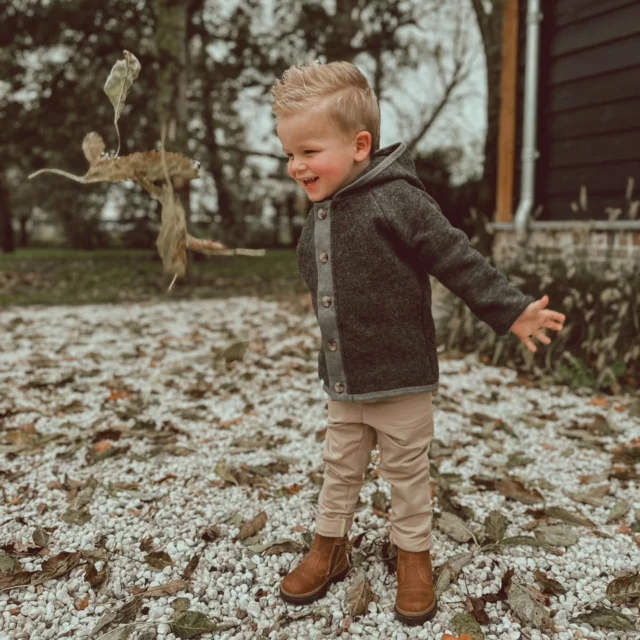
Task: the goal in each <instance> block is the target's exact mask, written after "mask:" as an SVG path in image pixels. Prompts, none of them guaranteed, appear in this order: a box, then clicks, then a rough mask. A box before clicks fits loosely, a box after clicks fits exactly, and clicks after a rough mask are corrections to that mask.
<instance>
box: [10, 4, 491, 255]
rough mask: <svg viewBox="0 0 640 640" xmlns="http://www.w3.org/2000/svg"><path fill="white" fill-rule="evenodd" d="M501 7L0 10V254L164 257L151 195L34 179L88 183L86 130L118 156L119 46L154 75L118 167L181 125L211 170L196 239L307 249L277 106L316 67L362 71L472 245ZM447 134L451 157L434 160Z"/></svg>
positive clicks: (193, 219)
mask: <svg viewBox="0 0 640 640" xmlns="http://www.w3.org/2000/svg"><path fill="white" fill-rule="evenodd" d="M502 1H503V0H494V1H493V3H491V2H484V3H482V2H481V1H480V0H447V1H446V2H445V1H444V0H426V1H425V0H404V1H400V2H399V1H398V0H336V1H335V2H332V3H322V2H317V1H307V0H282V1H278V2H273V3H272V2H266V1H265V0H248V1H246V0H245V1H244V2H241V3H240V2H235V1H234V0H229V1H223V0H153V1H151V2H136V1H135V0H106V1H105V2H101V3H98V4H96V3H94V2H91V1H89V0H51V1H50V2H48V3H45V2H41V1H40V0H7V2H5V3H4V5H3V11H2V12H1V13H0V78H2V80H0V150H1V154H0V237H1V239H2V243H1V244H2V248H3V249H4V250H5V251H11V250H12V249H14V248H15V247H26V246H30V245H33V243H34V241H36V236H35V233H34V232H35V231H36V230H38V229H41V228H47V229H50V230H51V229H53V230H54V232H55V233H54V234H53V236H52V240H53V239H54V238H55V239H56V240H57V241H60V242H62V243H64V245H65V246H67V247H71V248H82V249H94V248H101V247H107V246H110V245H113V243H114V242H117V243H120V244H122V245H124V246H127V247H130V248H146V247H152V246H153V243H154V240H155V237H156V230H157V224H158V217H159V212H158V210H157V207H156V206H155V204H154V203H152V202H151V201H150V200H149V198H148V197H147V196H146V194H144V193H143V192H142V191H141V190H138V189H135V188H133V187H132V186H127V185H126V184H125V185H113V186H109V185H102V184H101V185H90V186H87V185H80V184H76V183H74V182H72V181H70V180H66V179H64V178H62V177H59V176H54V175H44V176H41V177H38V179H36V180H33V181H28V180H27V176H28V175H29V174H30V173H32V172H33V171H36V170H38V169H40V168H43V167H56V168H60V169H64V170H66V171H69V172H72V173H75V174H77V175H83V174H84V173H85V172H86V161H85V159H84V156H83V154H82V152H81V142H82V139H83V137H84V135H85V134H86V133H88V132H90V131H98V132H99V133H101V135H103V137H104V138H105V141H106V143H107V148H108V149H109V150H111V151H115V149H116V147H117V140H116V136H115V129H114V127H113V108H112V106H111V104H110V103H109V101H108V100H107V99H106V97H105V95H104V93H103V91H102V87H103V85H104V82H105V80H106V77H107V75H108V73H109V71H110V69H111V67H112V66H113V64H114V63H115V62H116V61H117V60H118V59H120V58H121V57H122V51H123V50H124V49H127V50H129V51H131V52H133V53H134V54H135V55H136V56H137V58H138V59H139V60H140V62H141V64H142V72H141V74H140V77H139V78H138V80H137V81H136V83H135V85H134V88H133V90H132V91H131V92H130V94H129V96H128V98H127V106H126V108H125V111H124V113H123V115H122V117H121V118H120V121H119V126H120V131H121V136H122V146H121V150H120V154H121V155H125V154H127V153H132V152H134V151H143V150H150V149H153V148H158V144H159V140H160V126H159V122H160V121H161V120H162V119H165V118H167V117H168V118H169V120H170V121H172V123H173V128H172V131H173V132H174V135H173V136H172V138H171V139H170V140H169V141H168V143H167V148H168V149H170V150H174V151H182V152H183V153H186V154H188V155H189V156H190V157H193V158H195V159H197V160H199V161H200V162H201V163H202V169H201V176H202V177H201V179H200V180H198V181H196V182H197V184H196V183H194V184H193V185H192V186H191V189H192V192H191V193H190V192H188V191H187V192H185V193H184V198H183V200H184V201H185V202H186V203H188V205H189V206H188V211H187V214H188V215H189V217H190V225H191V226H192V228H194V230H195V231H196V232H197V231H201V232H203V233H206V235H207V236H208V237H212V236H216V237H219V238H221V239H223V240H225V241H226V242H229V243H232V244H245V245H249V246H250V245H260V246H276V245H278V244H279V243H280V244H281V243H282V242H285V243H290V244H294V243H295V242H296V241H297V232H298V229H299V224H300V222H301V219H302V216H304V214H305V211H306V208H307V203H306V201H305V200H306V198H305V197H304V195H303V194H300V193H299V192H298V191H297V190H296V186H295V185H294V184H292V183H290V181H289V179H288V178H287V176H286V165H285V162H284V156H283V154H282V153H281V152H280V149H279V146H278V145H277V140H276V139H275V135H274V131H273V123H272V121H271V120H270V118H271V116H270V111H269V106H268V105H269V101H270V88H271V86H272V84H273V82H274V80H275V79H276V78H277V77H279V76H280V74H281V73H282V72H283V71H284V70H285V69H286V68H287V67H289V66H290V65H291V64H295V63H300V62H306V61H310V60H316V59H318V60H322V61H333V60H350V61H353V62H354V63H356V64H358V66H360V67H361V68H362V69H363V70H364V71H365V73H367V75H368V77H369V78H370V80H371V82H372V85H373V86H374V88H375V90H376V93H377V95H378V96H379V98H380V101H381V107H382V111H383V118H384V114H387V115H388V114H393V119H394V120H395V122H396V123H397V128H398V130H399V131H401V132H402V138H403V139H404V141H405V142H406V143H407V144H408V145H409V146H410V148H411V149H412V150H413V152H414V155H415V158H416V163H417V166H418V168H419V171H420V176H421V178H422V179H423V181H424V182H425V184H426V186H427V188H428V189H429V190H430V191H431V192H432V193H433V195H434V197H436V199H437V200H438V201H439V202H440V203H441V205H442V207H443V210H444V211H445V212H446V214H447V215H448V216H449V218H450V220H451V221H452V223H453V224H456V225H457V226H461V227H463V228H465V226H467V225H468V230H469V231H471V224H472V223H471V221H470V220H469V219H467V218H468V215H469V211H470V209H471V207H476V208H479V209H480V210H482V211H486V212H490V211H492V209H493V202H492V194H493V192H494V185H495V164H496V149H495V142H496V140H497V135H496V131H497V129H496V127H497V109H498V88H499V72H500V69H499V56H500V33H501V31H500V30H501V15H502ZM484 69H486V70H487V74H486V91H483V93H485V94H486V115H485V113H484V112H483V113H482V114H479V117H478V121H479V122H480V125H479V127H478V128H479V129H480V135H482V123H483V122H484V120H485V119H486V120H487V122H486V123H485V125H486V130H487V136H486V142H485V140H484V136H483V137H482V140H480V145H479V148H477V149H475V150H473V149H471V148H470V145H469V143H468V141H466V142H465V140H463V139H462V138H461V137H460V135H459V131H458V130H457V128H456V126H455V125H456V122H460V118H461V117H462V116H461V115H460V114H461V113H462V112H463V110H464V108H465V101H467V100H468V98H469V95H470V93H471V92H473V91H476V92H477V89H475V88H474V83H473V82H471V81H470V78H471V77H472V76H473V77H475V78H476V80H477V77H478V73H479V74H480V76H481V77H482V78H484V75H483V70H484ZM483 82H484V80H483ZM476 85H477V83H476ZM466 126H467V128H468V123H467V125H466ZM438 127H439V130H438ZM447 127H448V128H449V129H447ZM384 129H385V122H384V121H383V135H384ZM436 132H438V136H437V139H438V140H440V141H442V142H441V143H440V144H437V145H434V143H433V140H434V139H435V138H436V136H435V133H436ZM443 133H444V135H443ZM483 144H484V149H483V148H482V146H483ZM483 151H484V156H485V157H486V161H485V162H484V163H483V162H482V160H481V158H482V156H483ZM474 154H475V155H474ZM474 158H475V165H474ZM469 165H471V166H472V169H469V168H468V167H469ZM465 167H466V169H465ZM473 167H475V169H473ZM105 203H107V206H106V209H105ZM269 217H270V224H265V220H269ZM107 219H108V220H107ZM282 229H285V231H286V233H284V234H282V233H280V232H281V231H282ZM41 241H42V240H40V242H41Z"/></svg>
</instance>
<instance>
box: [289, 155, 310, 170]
mask: <svg viewBox="0 0 640 640" xmlns="http://www.w3.org/2000/svg"><path fill="white" fill-rule="evenodd" d="M306 168H307V165H306V164H305V162H304V160H296V159H295V158H294V160H293V162H292V163H291V170H292V171H293V172H294V173H299V172H301V171H303V170H304V169H306Z"/></svg>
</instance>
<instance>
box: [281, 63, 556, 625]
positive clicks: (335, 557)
mask: <svg viewBox="0 0 640 640" xmlns="http://www.w3.org/2000/svg"><path fill="white" fill-rule="evenodd" d="M272 94H273V112H274V114H275V116H276V118H277V134H278V138H279V139H280V142H281V143H282V149H283V151H284V153H285V154H286V155H287V156H288V158H289V166H288V172H289V175H290V176H291V177H292V178H293V179H294V180H295V181H296V182H297V183H298V184H299V185H300V186H301V187H302V188H303V189H304V190H305V191H306V193H307V194H308V196H309V199H310V200H311V201H312V203H313V207H312V209H311V211H310V212H309V215H308V217H307V220H306V223H305V225H304V229H303V231H302V235H301V237H300V241H299V244H298V249H297V254H298V265H299V268H300V272H301V274H302V277H303V278H304V281H305V283H306V285H307V287H308V288H309V290H310V291H311V294H312V301H313V308H314V311H315V314H316V317H317V319H318V323H319V325H320V332H321V336H322V345H321V348H320V351H319V354H318V368H319V377H320V378H321V379H322V381H323V383H324V390H325V391H326V392H327V394H328V396H329V399H328V413H329V416H328V428H327V434H326V439H325V443H324V451H323V461H324V463H325V476H324V484H323V487H322V491H321V493H320V498H319V505H318V510H317V514H316V532H315V539H314V543H313V546H312V549H311V551H310V552H309V553H308V554H307V556H306V557H305V558H304V559H303V561H302V562H301V563H300V565H299V566H298V567H297V568H296V569H295V570H294V571H292V572H291V573H290V574H289V575H287V576H286V577H285V578H284V580H283V581H282V585H281V588H280V592H281V596H282V598H283V599H284V600H285V601H287V602H290V603H293V604H307V603H309V602H312V601H314V600H316V599H318V598H320V597H322V596H323V595H324V594H325V593H326V591H327V588H328V587H329V585H330V584H331V583H333V582H337V581H339V580H342V579H343V578H344V577H345V576H346V574H347V573H348V570H349V567H350V559H349V557H348V554H347V548H346V547H347V541H348V532H349V529H350V527H351V524H352V521H353V513H354V509H355V505H356V502H357V500H358V496H359V493H360V489H361V487H362V483H363V479H364V473H365V471H366V469H367V466H368V464H369V462H370V460H371V450H372V448H373V447H374V446H375V444H376V440H377V442H378V443H379V446H380V451H381V454H380V465H379V469H380V473H381V475H382V477H383V478H384V479H385V480H386V481H387V482H389V483H390V485H391V498H392V509H391V516H390V521H391V533H390V539H391V541H392V542H393V543H394V544H395V545H396V546H397V548H398V555H397V578H398V590H397V597H396V607H395V610H396V616H397V618H398V619H400V620H401V621H403V622H405V623H408V624H421V623H423V622H424V621H426V620H429V619H431V618H432V617H433V616H434V615H435V613H436V599H435V594H434V588H433V581H432V567H431V556H430V549H431V546H432V538H431V518H432V510H431V504H430V495H429V459H428V451H429V445H430V443H431V440H432V438H433V413H432V406H431V395H432V393H433V392H434V391H435V390H436V388H437V387H438V361H437V354H436V336H435V328H434V322H433V317H432V315H431V288H430V283H429V274H433V275H434V276H436V277H437V278H438V279H439V280H440V281H442V282H443V284H445V285H446V286H447V287H448V288H449V289H450V290H451V291H453V292H454V293H455V294H456V295H458V296H459V297H460V298H462V299H463V300H464V302H465V303H466V304H467V305H468V306H469V307H470V308H471V310H472V311H473V312H474V314H475V315H476V316H478V317H479V318H480V319H481V320H483V321H484V322H486V323H487V324H489V325H490V326H491V327H492V328H493V329H494V330H495V331H496V332H497V333H498V334H500V335H504V334H506V333H508V332H509V331H511V332H512V333H514V334H515V335H516V336H518V338H520V340H522V342H523V343H524V344H525V345H526V346H527V348H528V349H529V350H530V351H532V352H533V351H535V350H536V347H535V345H534V344H533V342H532V340H531V338H532V337H533V338H536V339H537V340H539V341H540V342H542V343H544V344H549V343H550V339H549V337H548V336H547V335H546V334H545V332H544V329H551V330H554V331H560V330H561V329H562V323H563V322H564V320H565V317H564V315H562V314H560V313H556V312H554V311H549V310H545V309H544V307H545V306H546V305H547V303H548V297H547V296H544V297H543V298H542V299H540V300H537V301H536V300H535V299H534V298H532V297H530V296H525V295H524V294H522V293H521V292H520V291H519V290H518V289H515V288H514V287H512V286H510V285H509V284H508V282H507V280H506V278H505V277H504V276H503V275H502V274H501V273H499V272H498V271H497V270H496V269H494V268H493V267H491V266H490V265H489V263H488V262H487V261H486V260H485V259H484V258H483V256H482V255H481V254H479V253H478V252H477V251H475V250H474V249H473V248H471V247H470V246H469V242H468V238H467V236H466V235H465V234H464V233H463V232H462V231H460V230H458V229H456V228H454V227H452V226H451V225H450V224H449V222H448V220H447V219H446V218H445V217H444V216H443V215H442V213H441V212H440V210H439V208H438V205H437V204H436V203H435V202H434V200H433V199H432V198H431V197H430V196H429V195H428V194H427V193H426V191H425V190H424V187H423V185H422V183H421V182H420V180H419V179H418V177H417V176H416V171H415V166H414V163H413V160H412V158H411V154H410V153H409V151H408V150H407V148H406V146H405V145H404V144H394V145H391V146H389V147H386V148H384V149H379V150H377V149H378V146H379V137H380V113H379V109H378V103H377V100H376V96H375V95H374V93H373V91H372V90H371V88H370V86H369V84H368V82H367V80H366V78H365V77H364V76H363V75H362V74H361V73H360V71H359V70H358V69H357V68H356V67H355V66H353V65H352V64H350V63H346V62H335V63H331V64H318V63H314V64H311V65H304V66H295V67H292V68H290V69H289V70H288V71H286V72H285V73H284V75H283V76H282V78H281V79H280V80H279V81H278V82H277V83H276V84H275V85H274V87H273V90H272Z"/></svg>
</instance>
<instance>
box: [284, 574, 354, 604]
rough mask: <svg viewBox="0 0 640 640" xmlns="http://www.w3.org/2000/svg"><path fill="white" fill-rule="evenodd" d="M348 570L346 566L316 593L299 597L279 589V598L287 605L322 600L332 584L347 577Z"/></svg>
mask: <svg viewBox="0 0 640 640" xmlns="http://www.w3.org/2000/svg"><path fill="white" fill-rule="evenodd" d="M350 568H351V567H350V566H347V567H346V568H345V569H343V570H342V571H341V572H340V573H336V575H335V576H333V577H332V578H331V579H330V580H327V582H325V583H324V584H323V585H322V586H321V587H320V588H319V589H318V590H317V591H313V592H312V593H307V594H304V595H301V596H296V595H293V594H289V593H286V592H285V591H283V590H282V587H280V597H281V598H282V599H283V600H284V601H285V602H288V603H289V604H309V603H311V602H314V601H315V600H318V599H320V598H322V597H323V596H324V594H325V593H327V590H328V589H329V587H330V586H331V585H332V584H333V583H334V582H340V581H342V580H344V579H345V577H346V576H347V573H349V569H350Z"/></svg>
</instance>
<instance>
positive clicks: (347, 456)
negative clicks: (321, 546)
mask: <svg viewBox="0 0 640 640" xmlns="http://www.w3.org/2000/svg"><path fill="white" fill-rule="evenodd" d="M431 395H432V394H431V392H425V393H417V394H412V395H403V396H396V397H393V398H384V399H381V400H374V401H364V402H337V401H335V400H331V399H329V400H328V402H329V419H328V425H327V434H326V438H325V441H324V450H323V454H322V459H323V461H324V463H325V466H324V483H323V485H322V491H321V492H320V498H319V500H318V510H317V513H316V531H317V533H319V534H320V535H324V536H336V537H338V536H344V535H346V534H347V533H348V532H349V530H350V528H351V524H352V522H353V512H354V510H355V506H356V502H357V501H358V497H359V495H360V489H361V488H362V484H363V482H364V473H365V471H366V469H367V467H368V465H369V463H370V461H371V450H372V449H373V447H374V446H375V444H376V439H377V441H378V444H379V446H380V464H379V470H380V475H381V476H382V478H383V479H384V480H386V481H387V482H388V483H389V484H390V485H391V514H390V521H391V532H390V536H389V538H390V540H391V542H393V543H394V544H396V545H397V546H398V547H400V548H401V549H404V550H405V551H425V550H427V549H431V520H432V515H433V512H432V508H431V495H430V490H429V456H428V454H429V445H430V444H431V440H432V439H433V410H432V404H431Z"/></svg>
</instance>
